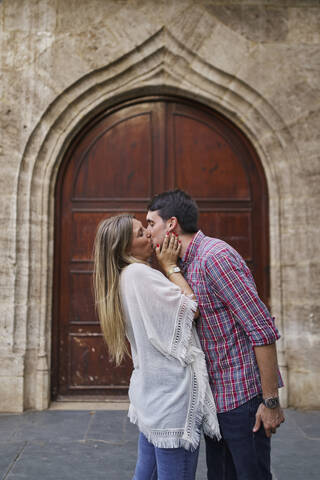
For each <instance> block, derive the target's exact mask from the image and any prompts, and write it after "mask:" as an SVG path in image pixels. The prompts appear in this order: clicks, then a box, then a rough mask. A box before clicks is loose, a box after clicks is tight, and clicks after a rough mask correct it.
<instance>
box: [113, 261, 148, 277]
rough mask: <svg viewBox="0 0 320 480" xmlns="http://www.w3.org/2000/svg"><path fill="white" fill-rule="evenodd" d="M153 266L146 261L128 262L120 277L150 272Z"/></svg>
mask: <svg viewBox="0 0 320 480" xmlns="http://www.w3.org/2000/svg"><path fill="white" fill-rule="evenodd" d="M152 270H153V268H151V267H150V266H149V265H147V264H146V263H140V262H134V263H130V265H128V266H127V267H125V268H124V269H123V270H122V272H121V276H122V277H134V276H136V275H140V274H141V273H144V274H148V273H149V274H150V273H152Z"/></svg>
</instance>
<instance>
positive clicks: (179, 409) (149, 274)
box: [120, 263, 220, 450]
mask: <svg viewBox="0 0 320 480" xmlns="http://www.w3.org/2000/svg"><path fill="white" fill-rule="evenodd" d="M120 292H121V301H122V307H123V310H124V315H125V321H126V334H127V338H128V340H129V342H130V346H131V353H132V360H133V366H134V370H133V373H132V376H131V379H130V387H129V399H130V407H129V413H128V415H129V418H130V420H131V422H133V423H136V424H137V425H138V427H139V430H140V431H141V432H142V433H143V434H144V435H145V436H146V437H147V439H148V440H149V441H150V442H151V443H152V444H153V445H154V446H156V447H160V448H178V447H183V448H185V449H191V450H194V449H195V448H197V446H198V445H199V442H200V434H201V431H202V430H203V431H204V432H205V433H206V435H209V436H210V437H217V438H220V433H219V427H218V422H217V416H216V408H215V403H214V399H213V396H212V393H211V389H210V387H209V382H208V375H207V369H206V363H205V357H204V354H203V352H202V350H201V346H200V342H199V339H198V336H197V333H196V329H195V326H194V321H193V317H194V312H195V311H196V309H197V304H196V302H195V301H194V300H192V299H191V298H190V297H188V296H186V295H184V294H183V293H182V292H181V290H180V288H179V287H178V286H176V285H174V284H173V283H172V282H170V281H169V280H168V279H167V278H166V277H165V276H164V275H163V274H162V273H160V272H159V271H157V270H155V269H153V268H151V267H149V266H148V265H145V264H143V263H134V264H131V265H129V266H128V267H126V268H125V269H124V270H123V271H122V273H121V276H120Z"/></svg>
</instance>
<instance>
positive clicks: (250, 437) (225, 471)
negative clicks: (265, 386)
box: [205, 395, 272, 480]
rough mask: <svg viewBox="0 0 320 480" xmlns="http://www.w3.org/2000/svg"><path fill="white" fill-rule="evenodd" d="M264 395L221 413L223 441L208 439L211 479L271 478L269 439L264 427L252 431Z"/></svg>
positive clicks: (261, 479)
mask: <svg viewBox="0 0 320 480" xmlns="http://www.w3.org/2000/svg"><path fill="white" fill-rule="evenodd" d="M261 401H262V398H261V395H258V396H257V397H254V398H252V399H251V400H249V401H248V402H246V403H244V404H243V405H241V406H240V407H238V408H235V409H234V410H230V411H229V412H225V413H218V420H219V425H220V432H221V435H222V440H221V441H220V442H217V441H215V440H213V439H211V438H209V437H205V440H206V457H207V468H208V477H207V478H208V480H271V479H272V475H271V473H270V438H268V437H267V436H266V434H265V431H264V428H263V426H262V427H261V428H260V429H259V431H258V432H256V433H253V432H252V429H253V426H254V424H255V414H256V411H257V409H258V407H259V405H260V403H261Z"/></svg>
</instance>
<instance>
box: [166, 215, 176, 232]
mask: <svg viewBox="0 0 320 480" xmlns="http://www.w3.org/2000/svg"><path fill="white" fill-rule="evenodd" d="M177 226H178V220H177V217H171V218H169V219H168V220H167V229H168V232H173V231H175V230H176V229H177Z"/></svg>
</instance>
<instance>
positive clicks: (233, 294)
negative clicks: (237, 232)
mask: <svg viewBox="0 0 320 480" xmlns="http://www.w3.org/2000/svg"><path fill="white" fill-rule="evenodd" d="M181 269H182V272H183V274H184V276H185V277H186V279H187V281H188V283H189V285H190V286H191V287H192V289H193V291H194V293H195V295H196V297H197V300H198V306H199V311H200V317H199V319H198V322H197V326H198V334H199V337H200V341H201V345H202V348H203V350H204V353H205V356H206V360H207V367H208V373H209V379H210V386H211V389H212V392H213V395H214V397H215V400H216V406H217V411H218V412H226V411H229V410H232V409H233V408H236V407H239V406H240V405H242V404H243V403H245V402H247V401H248V400H250V399H251V398H253V397H254V396H256V395H257V394H258V393H261V391H262V389H261V382H260V375H259V369H258V365H257V361H256V357H255V353H254V349H253V347H255V346H260V345H268V344H271V343H274V342H275V341H276V340H277V339H278V338H280V335H279V333H278V331H277V329H276V327H275V325H274V321H273V318H272V317H271V316H270V313H269V311H268V310H267V308H266V306H265V305H264V303H263V302H262V301H261V300H260V298H259V297H258V293H257V290H256V286H255V282H254V280H253V277H252V274H251V272H250V270H249V268H248V266H247V265H246V263H245V261H244V260H243V258H242V257H241V256H240V255H239V253H238V252H237V251H236V250H234V249H233V248H232V247H231V246H230V245H228V244H227V243H225V242H224V241H222V240H219V239H216V238H210V237H206V236H205V235H204V234H203V233H202V232H201V231H200V230H199V231H198V233H197V234H196V235H195V237H194V239H193V240H192V242H191V243H190V245H189V247H188V250H187V252H186V253H185V255H184V257H183V258H182V260H181ZM281 385H282V380H281V376H280V374H279V386H281Z"/></svg>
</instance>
